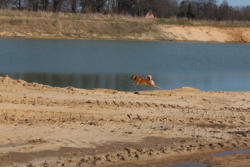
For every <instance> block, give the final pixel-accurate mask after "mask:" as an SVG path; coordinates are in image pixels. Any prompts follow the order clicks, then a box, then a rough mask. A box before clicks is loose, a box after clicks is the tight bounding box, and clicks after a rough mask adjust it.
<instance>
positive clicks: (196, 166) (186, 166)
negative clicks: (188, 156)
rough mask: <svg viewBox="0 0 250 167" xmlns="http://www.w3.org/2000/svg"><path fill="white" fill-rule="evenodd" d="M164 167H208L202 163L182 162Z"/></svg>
mask: <svg viewBox="0 0 250 167" xmlns="http://www.w3.org/2000/svg"><path fill="white" fill-rule="evenodd" d="M166 167H208V165H207V164H205V163H202V162H184V163H179V164H174V165H169V166H166Z"/></svg>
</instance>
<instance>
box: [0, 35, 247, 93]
mask: <svg viewBox="0 0 250 167" xmlns="http://www.w3.org/2000/svg"><path fill="white" fill-rule="evenodd" d="M0 73H1V74H0V75H6V74H8V75H9V76H10V77H12V78H15V79H24V80H26V81H28V82H38V83H42V84H48V85H52V86H60V87H66V86H74V87H78V88H87V89H92V88H109V89H116V90H123V91H135V90H142V89H154V88H150V87H148V86H132V85H131V84H132V81H131V80H130V75H131V74H133V73H135V74H138V75H141V76H143V77H146V74H151V75H152V76H153V80H154V81H155V83H156V84H157V85H159V86H160V88H161V89H173V88H179V87H183V86H188V87H193V88H198V89H202V90H216V91H217V90H220V91H250V45H249V44H234V43H228V44H222V43H196V42H148V41H95V40H92V41H88V40H51V39H19V38H13V39H12V38H10V39H5V38H2V39H0Z"/></svg>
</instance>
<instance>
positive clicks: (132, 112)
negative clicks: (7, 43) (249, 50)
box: [0, 77, 250, 167]
mask: <svg viewBox="0 0 250 167" xmlns="http://www.w3.org/2000/svg"><path fill="white" fill-rule="evenodd" d="M0 132H1V133H0V166H4V167H7V166H15V165H16V166H105V165H106V166H121V165H123V166H135V165H137V166H140V165H143V166H146V165H145V163H146V164H150V163H153V164H155V165H156V164H157V162H155V160H156V159H164V163H165V164H169V163H172V162H173V163H174V162H176V160H178V161H181V160H185V159H187V157H188V156H189V155H191V154H197V156H192V159H195V158H196V159H197V160H199V161H200V160H203V159H204V157H206V156H202V157H203V158H202V157H201V155H203V154H206V153H209V152H216V151H221V150H228V149H240V148H250V92H205V91H200V90H197V89H193V88H180V89H175V90H155V91H141V92H118V91H115V90H106V89H95V90H84V89H76V88H72V87H67V88H57V87H50V86H46V85H40V84H37V83H27V82H25V81H22V80H12V79H10V78H8V77H0ZM201 153H202V154H201ZM174 157H175V158H174ZM166 159H167V160H166ZM189 159H190V158H189ZM146 160H150V161H146ZM216 162H219V159H218V160H217V161H216ZM230 162H232V161H230ZM241 163H244V164H247V163H249V159H247V157H245V159H244V160H242V161H241ZM211 164H213V163H212V161H211ZM238 164H239V163H238ZM158 165H159V164H158ZM160 165H162V164H160ZM160 165H159V166H160ZM217 165H218V163H217ZM151 166H152V165H151ZM156 166H157V165H156ZM211 166H213V165H211ZM215 166H216V163H215Z"/></svg>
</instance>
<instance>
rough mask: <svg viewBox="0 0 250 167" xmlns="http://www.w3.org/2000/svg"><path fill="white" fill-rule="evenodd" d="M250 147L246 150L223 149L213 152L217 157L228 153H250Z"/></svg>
mask: <svg viewBox="0 0 250 167" xmlns="http://www.w3.org/2000/svg"><path fill="white" fill-rule="evenodd" d="M249 153H250V149H245V150H233V151H223V152H218V153H215V154H213V156H215V157H220V156H226V155H236V154H249Z"/></svg>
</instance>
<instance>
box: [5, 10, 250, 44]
mask: <svg viewBox="0 0 250 167" xmlns="http://www.w3.org/2000/svg"><path fill="white" fill-rule="evenodd" d="M0 23H1V24H0V38H38V39H79V40H138V41H186V42H193V41H196V42H221V43H250V27H249V24H250V23H249V22H237V21H234V22H216V21H192V20H187V19H181V18H179V19H176V18H170V19H158V18H155V19H146V18H143V17H131V16H122V15H114V16H111V15H100V14H65V13H43V12H37V13H33V12H27V11H26V12H20V11H8V10H7V11H0Z"/></svg>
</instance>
